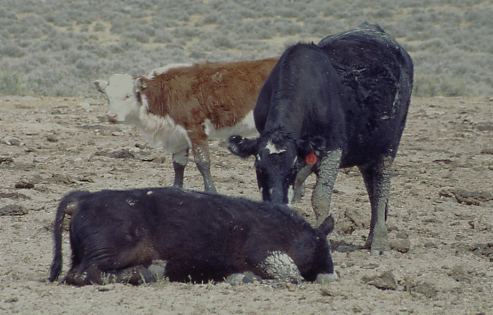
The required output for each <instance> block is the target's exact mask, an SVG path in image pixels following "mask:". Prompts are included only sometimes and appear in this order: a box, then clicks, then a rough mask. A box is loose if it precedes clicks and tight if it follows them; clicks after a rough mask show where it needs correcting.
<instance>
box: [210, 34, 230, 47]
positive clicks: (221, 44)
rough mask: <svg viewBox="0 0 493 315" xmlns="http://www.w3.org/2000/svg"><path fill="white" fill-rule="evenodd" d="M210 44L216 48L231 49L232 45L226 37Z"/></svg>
mask: <svg viewBox="0 0 493 315" xmlns="http://www.w3.org/2000/svg"><path fill="white" fill-rule="evenodd" d="M212 44H213V45H214V47H216V48H233V47H234V43H233V42H232V41H231V40H230V39H229V38H228V37H226V36H219V37H215V38H213V39H212Z"/></svg>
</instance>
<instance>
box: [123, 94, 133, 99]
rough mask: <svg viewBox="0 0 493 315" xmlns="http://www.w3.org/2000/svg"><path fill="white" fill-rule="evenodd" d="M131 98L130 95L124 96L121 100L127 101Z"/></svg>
mask: <svg viewBox="0 0 493 315" xmlns="http://www.w3.org/2000/svg"><path fill="white" fill-rule="evenodd" d="M131 97H132V95H130V94H127V95H125V97H124V98H123V99H124V100H128V99H129V98H131Z"/></svg>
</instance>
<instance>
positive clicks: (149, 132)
mask: <svg viewBox="0 0 493 315" xmlns="http://www.w3.org/2000/svg"><path fill="white" fill-rule="evenodd" d="M136 125H137V127H139V128H140V129H141V130H142V132H143V133H144V135H145V137H146V138H147V140H148V141H149V142H150V143H152V144H154V145H156V146H160V147H162V148H163V149H164V150H165V151H167V152H170V153H176V152H180V151H183V150H185V149H187V148H190V147H191V146H192V142H191V141H190V138H189V137H188V132H187V131H186V130H185V128H183V126H180V125H178V124H176V123H175V121H174V119H173V118H171V117H169V115H166V116H164V117H162V116H159V115H154V114H151V113H149V112H148V111H147V108H146V106H141V107H140V110H139V119H138V122H136Z"/></svg>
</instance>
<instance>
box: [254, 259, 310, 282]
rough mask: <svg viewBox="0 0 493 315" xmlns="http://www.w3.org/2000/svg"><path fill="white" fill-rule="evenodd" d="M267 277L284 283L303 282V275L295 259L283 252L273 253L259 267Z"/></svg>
mask: <svg viewBox="0 0 493 315" xmlns="http://www.w3.org/2000/svg"><path fill="white" fill-rule="evenodd" d="M259 267H260V268H262V269H263V270H264V272H265V273H266V274H267V276H269V277H271V278H273V279H276V280H283V281H290V282H295V283H299V282H301V274H300V271H299V269H298V267H297V266H296V264H295V263H294V261H293V259H291V257H289V256H288V255H287V254H286V253H284V252H281V251H274V252H271V253H270V255H269V256H267V257H266V258H265V260H264V262H263V263H261V264H260V266H259Z"/></svg>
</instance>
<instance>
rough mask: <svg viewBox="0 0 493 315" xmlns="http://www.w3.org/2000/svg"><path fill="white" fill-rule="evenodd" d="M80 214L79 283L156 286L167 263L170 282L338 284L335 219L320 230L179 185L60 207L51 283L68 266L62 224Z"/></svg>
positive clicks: (75, 273)
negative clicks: (332, 238) (332, 237)
mask: <svg viewBox="0 0 493 315" xmlns="http://www.w3.org/2000/svg"><path fill="white" fill-rule="evenodd" d="M66 213H69V214H72V220H71V222H70V244H71V247H72V267H71V268H70V270H69V271H68V273H67V275H66V276H65V278H64V279H63V282H65V283H67V284H74V285H87V284H105V283H111V282H123V283H131V284H141V283H143V282H153V281H156V277H155V275H154V274H153V273H152V272H151V271H149V269H148V268H149V267H150V266H151V265H152V264H153V261H164V262H165V267H164V276H165V277H167V278H168V279H169V280H170V281H192V282H204V281H209V280H214V281H221V280H224V279H225V278H226V277H228V276H229V275H232V274H235V273H244V272H251V273H253V274H255V275H257V276H259V277H261V278H266V279H279V280H283V281H290V282H294V283H297V282H299V281H301V280H302V278H304V279H305V280H308V281H314V280H317V281H324V282H325V281H326V282H328V281H333V280H335V279H337V276H336V274H335V273H334V267H333V263H332V258H331V256H330V246H329V244H328V243H327V235H328V234H329V233H330V232H331V231H332V229H333V227H334V221H333V219H332V217H328V218H327V219H326V220H325V221H324V222H323V223H322V224H321V225H320V226H319V227H318V228H317V229H314V228H312V227H311V226H310V224H308V223H307V222H306V221H304V220H303V219H302V218H300V217H299V216H298V215H297V214H296V213H295V212H294V211H292V210H291V209H290V208H288V207H286V206H283V205H277V204H271V203H261V202H255V201H250V200H247V199H243V198H233V197H227V196H221V195H215V194H209V193H200V192H191V191H185V190H181V189H178V188H149V189H135V190H127V191H113V190H103V191H100V192H95V193H90V192H86V191H74V192H72V193H69V194H68V195H67V196H65V197H64V198H63V199H62V200H61V202H60V205H59V206H58V210H57V213H56V219H55V229H54V239H55V250H54V258H53V263H52V265H51V274H50V278H49V280H50V281H55V280H56V279H57V278H58V276H59V275H60V273H61V269H62V222H63V219H64V216H65V214H66Z"/></svg>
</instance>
